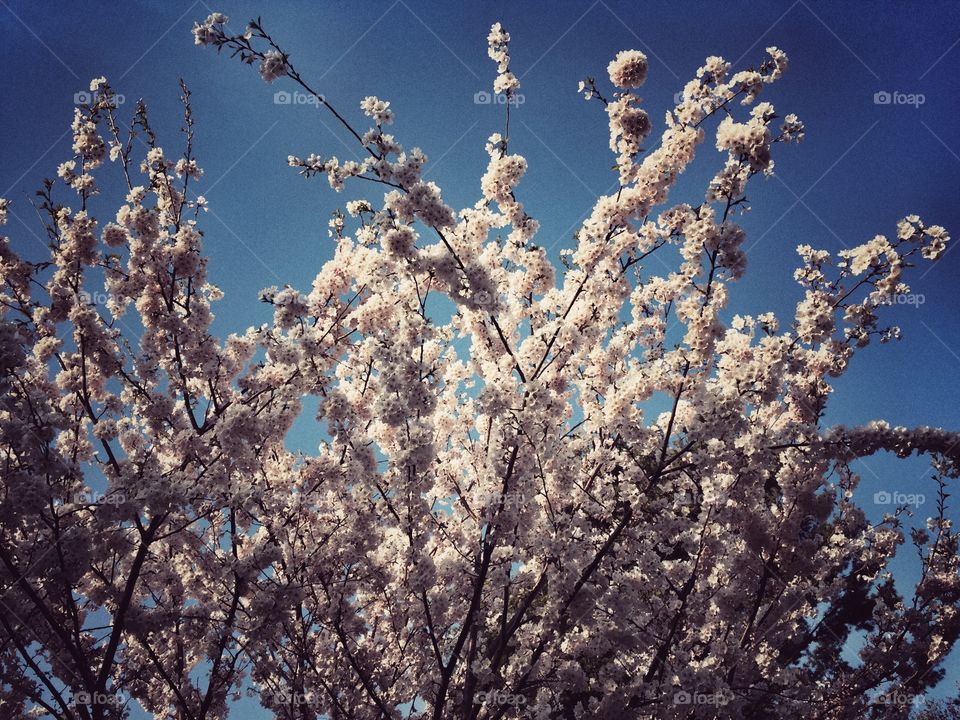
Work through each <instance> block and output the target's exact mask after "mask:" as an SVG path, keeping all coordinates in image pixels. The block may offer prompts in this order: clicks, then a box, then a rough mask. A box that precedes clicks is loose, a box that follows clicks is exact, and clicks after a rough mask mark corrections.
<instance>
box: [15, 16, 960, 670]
mask: <svg viewBox="0 0 960 720" xmlns="http://www.w3.org/2000/svg"><path fill="white" fill-rule="evenodd" d="M208 3H209V4H208ZM212 10H222V11H223V12H225V13H226V14H228V15H229V16H230V17H231V19H232V20H233V22H234V25H235V26H236V27H237V28H238V29H239V28H241V27H242V26H243V24H244V23H245V22H246V21H247V20H248V19H249V18H251V17H253V16H256V15H260V16H262V18H263V22H264V24H265V27H266V29H267V30H268V31H269V32H270V33H271V34H272V35H273V36H274V37H275V38H276V39H277V40H278V41H279V42H280V44H281V45H282V46H283V47H284V48H285V49H286V50H288V52H290V54H291V57H292V60H293V62H294V64H295V65H296V66H297V68H298V70H299V71H300V73H301V74H302V75H303V76H304V78H306V79H307V80H308V82H310V83H311V84H312V85H314V87H316V88H317V89H318V90H319V91H320V92H322V93H324V94H325V95H326V97H327V98H328V99H330V101H331V102H332V103H333V104H334V105H335V106H336V107H337V108H338V109H339V110H340V111H341V112H343V113H344V114H346V115H347V116H348V117H349V118H351V119H353V120H356V121H357V122H358V123H359V122H360V117H361V114H360V111H359V108H358V103H359V101H360V99H361V98H362V97H364V96H365V95H370V94H373V95H378V96H379V97H381V98H383V99H386V100H389V101H391V103H392V108H393V109H394V111H395V113H396V121H395V123H394V125H393V127H392V131H393V133H394V134H395V135H396V136H397V138H398V139H399V140H400V141H401V142H402V143H404V144H405V145H406V146H407V147H408V148H409V147H412V146H419V147H421V148H423V150H424V151H425V152H426V153H427V155H428V156H429V157H430V163H429V164H428V165H427V177H428V179H431V180H434V181H436V182H437V183H438V184H439V185H440V186H441V187H442V188H443V192H444V199H445V200H446V201H447V202H448V203H450V204H451V205H453V206H455V207H463V206H467V205H472V204H473V203H474V202H475V201H476V200H477V199H478V197H479V176H480V174H481V173H482V172H483V170H484V168H485V164H486V153H485V151H484V147H483V146H484V142H485V139H486V138H487V136H488V135H489V134H490V133H492V132H496V131H500V130H501V126H502V107H499V106H492V105H478V104H476V103H475V101H474V95H475V93H477V92H478V91H482V90H488V89H489V88H490V86H491V84H492V81H493V78H494V71H495V68H494V65H493V63H492V62H491V61H490V60H489V59H488V58H487V56H486V34H487V30H488V29H489V26H490V24H491V23H492V22H494V21H497V20H499V21H502V22H503V24H504V26H505V27H506V29H507V30H508V31H509V32H510V33H511V35H512V38H513V40H512V43H511V56H512V63H511V67H512V68H513V69H514V71H515V72H516V73H517V74H518V75H519V76H520V77H521V83H522V87H521V92H522V93H523V95H524V100H525V101H524V103H523V105H522V106H520V107H519V108H518V109H517V111H516V112H515V114H514V115H513V121H512V132H511V135H512V142H511V149H512V150H514V151H516V152H519V153H521V154H523V155H525V156H526V157H527V159H528V161H529V164H530V170H529V172H528V174H527V175H526V177H525V178H524V180H523V182H522V184H521V186H520V195H521V199H522V200H523V202H524V203H525V204H526V206H527V208H528V211H529V212H530V213H531V214H532V215H534V216H535V217H537V218H538V219H539V220H540V221H541V226H542V229H541V233H540V235H539V237H538V238H537V241H538V242H539V243H540V244H542V245H544V246H546V247H548V248H550V249H551V251H552V254H553V256H554V257H555V258H556V253H557V251H559V250H560V249H561V248H565V247H570V246H571V241H570V235H571V233H572V232H573V229H574V228H575V227H576V225H577V223H578V221H579V220H581V219H582V218H583V216H584V215H585V214H586V213H587V212H588V210H589V209H590V207H591V205H592V202H593V200H594V199H595V198H596V196H597V195H599V194H601V193H603V192H606V191H608V190H609V189H610V188H611V184H612V183H613V182H614V180H615V176H614V174H613V172H612V171H611V170H610V166H611V165H612V162H613V160H612V156H611V154H610V153H609V151H608V149H607V130H606V118H605V115H604V114H603V113H602V111H601V108H600V107H599V106H598V105H597V104H596V103H585V102H584V101H583V100H582V98H581V97H580V96H579V95H578V94H577V92H576V86H577V81H578V80H579V79H581V78H583V77H585V76H587V75H594V76H597V77H598V78H604V76H605V68H606V65H607V63H608V62H609V60H610V59H611V58H612V57H613V55H615V54H616V52H617V51H619V50H622V49H627V48H636V49H639V50H643V51H644V52H646V53H647V54H648V56H649V57H650V73H649V79H648V81H647V84H646V86H645V87H644V88H643V90H642V92H641V94H642V95H643V97H644V98H645V100H646V104H647V107H648V110H649V111H650V114H651V117H652V119H653V120H654V123H655V133H657V132H658V131H659V129H660V128H661V127H662V125H661V123H662V116H663V112H664V111H665V110H666V108H667V106H668V105H670V104H671V101H672V97H673V94H674V93H675V92H676V91H678V90H680V89H681V87H682V86H683V84H684V83H685V82H686V81H687V80H689V79H690V78H691V77H692V76H693V74H694V72H695V70H696V68H697V67H698V65H700V64H701V62H702V61H703V58H705V57H706V56H707V55H713V54H719V55H723V56H724V57H726V58H727V59H728V60H731V61H738V65H739V66H740V67H742V66H745V65H748V64H752V63H755V62H757V61H759V60H761V59H762V56H763V51H764V47H766V46H767V45H777V46H779V47H781V48H783V49H784V50H786V51H787V53H788V54H789V56H790V60H791V68H790V70H789V72H788V73H787V74H786V76H785V77H784V79H783V80H782V81H780V82H778V83H777V84H775V85H774V86H773V87H772V89H771V91H770V92H769V94H767V95H766V98H765V99H767V100H770V101H772V102H773V103H774V105H775V106H776V107H777V109H778V111H780V112H781V114H785V113H787V112H795V113H797V114H798V115H799V116H800V118H801V119H802V120H803V121H804V122H805V123H806V126H807V135H806V139H805V140H804V142H803V143H802V144H800V145H799V146H788V147H778V148H776V149H777V150H779V152H777V153H775V159H776V169H777V172H776V176H775V177H773V178H770V179H766V180H763V179H756V180H754V186H753V190H752V192H751V193H750V198H751V201H752V206H753V210H752V211H751V212H750V213H749V214H748V215H747V216H746V217H744V218H742V220H741V222H742V224H743V226H744V228H745V230H746V231H747V233H748V240H747V242H746V244H745V247H748V248H749V253H748V256H749V266H748V270H747V276H746V278H745V279H744V280H743V281H741V282H740V283H738V284H736V285H735V286H732V287H731V312H733V311H739V312H749V313H759V312H763V311H765V310H773V311H774V312H776V313H777V315H778V316H779V317H780V318H781V319H784V318H788V317H790V315H791V313H792V311H793V306H794V304H795V303H796V301H797V300H798V299H799V298H800V296H801V292H800V289H799V287H798V286H797V285H796V284H795V283H794V281H793V279H792V272H793V269H794V268H795V267H796V264H797V260H798V258H797V256H796V253H795V251H794V248H795V247H796V245H798V244H800V243H807V244H810V245H813V246H815V247H823V248H826V249H829V250H831V251H833V252H836V251H837V250H840V249H842V248H843V247H845V246H852V245H855V244H859V243H860V242H863V241H865V240H867V239H869V238H871V237H872V236H873V235H874V234H877V233H885V234H892V233H893V232H894V231H895V230H894V227H895V223H896V221H897V219H899V218H901V217H902V216H903V215H905V214H909V213H917V214H919V215H920V216H921V217H922V218H924V219H925V220H926V221H927V222H929V223H939V224H941V225H944V226H945V227H946V228H947V229H948V231H950V232H951V233H952V234H953V235H954V237H956V238H957V240H955V241H954V244H956V243H957V242H960V204H958V199H960V192H958V191H960V114H958V113H957V109H958V106H957V96H958V91H960V5H958V4H956V3H953V2H925V3H911V4H908V3H899V2H897V3H894V2H870V3H867V2H856V3H855V2H845V3H815V2H808V1H805V0H797V1H796V2H793V3H791V2H789V1H784V2H769V3H763V4H759V3H745V2H728V3H723V4H719V3H716V2H710V3H693V2H691V3H684V4H683V5H678V4H677V3H675V2H659V1H658V2H645V3H636V2H615V1H614V0H597V1H596V2H593V1H592V0H584V1H580V0H578V1H577V2H551V3H540V2H522V3H521V2H484V3H471V4H462V3H452V2H413V1H412V0H397V1H396V2H390V1H389V0H388V1H387V2H365V1H354V2H284V3H266V2H261V3H252V2H246V1H236V0H227V1H226V2H220V3H218V4H213V3H212V2H211V0H198V1H197V2H189V1H180V0H178V1H172V0H165V1H160V0H156V1H153V2H148V1H146V0H129V1H127V2H123V3H117V2H115V1H114V2H104V1H100V0H87V1H86V2H83V3H76V2H65V1H64V2H45V1H40V0H0V68H2V70H0V72H2V79H3V88H4V98H3V100H4V102H3V112H2V114H0V149H2V154H0V158H2V162H0V196H3V197H7V198H8V199H10V200H11V201H12V202H13V206H12V208H11V219H10V224H9V225H8V227H7V228H5V231H6V234H9V235H10V236H12V237H13V238H14V240H13V243H14V246H15V248H16V249H17V250H18V251H20V252H22V253H23V254H25V255H27V256H29V257H34V258H36V257H39V253H41V252H42V251H43V246H42V244H41V242H40V240H39V236H40V228H39V224H38V223H37V220H36V217H35V216H34V214H33V210H32V209H31V208H30V207H29V204H28V200H29V198H30V196H31V195H32V193H33V190H35V189H36V188H37V187H38V186H39V184H40V181H41V179H42V178H43V177H45V176H53V174H54V173H55V170H56V166H57V164H59V163H60V162H62V161H64V160H66V159H68V157H69V156H70V138H69V135H68V134H65V131H67V130H68V128H69V122H70V120H71V117H72V106H73V97H74V93H76V92H77V91H81V90H84V89H86V87H87V85H88V83H89V80H90V79H91V78H92V77H95V76H99V75H106V76H107V78H108V79H109V80H110V82H111V84H112V85H113V86H114V87H115V88H116V89H117V91H118V92H119V93H121V94H123V95H124V96H125V98H126V101H127V102H126V104H125V106H124V109H126V110H128V111H132V108H133V102H134V100H135V99H136V98H138V97H142V98H143V99H144V100H145V101H146V102H147V104H148V107H149V108H150V110H151V115H152V120H153V123H154V125H155V127H156V128H157V130H158V134H159V136H160V138H161V144H164V145H165V147H166V149H167V151H168V153H169V154H171V155H175V154H177V153H178V152H179V144H178V143H179V134H178V133H177V128H178V127H179V123H180V107H179V101H178V95H179V90H178V87H177V80H178V78H180V77H182V78H184V79H185V80H186V82H187V83H188V85H189V86H190V88H191V90H192V91H193V93H194V96H193V101H194V102H193V104H194V111H195V116H196V120H197V126H196V134H197V138H196V153H197V155H198V157H199V161H200V164H201V165H202V166H203V167H204V169H205V171H206V175H205V177H204V179H203V180H202V182H201V183H200V186H199V187H200V191H201V192H203V193H204V194H205V195H206V197H207V199H208V200H209V202H210V207H211V211H210V213H209V214H207V215H206V216H204V218H203V221H202V229H203V231H204V233H205V247H206V250H207V252H208V254H209V255H210V256H211V266H210V273H211V276H212V280H213V282H215V283H216V284H217V285H219V286H220V287H221V288H222V289H223V290H224V292H225V293H226V300H225V301H224V302H222V303H220V304H219V305H218V306H217V307H216V308H215V312H216V313H217V316H218V317H217V321H216V326H215V327H216V329H217V330H219V331H220V332H221V333H222V334H226V333H227V332H231V331H235V330H241V329H243V328H245V327H246V326H248V325H253V324H258V323H260V322H264V321H266V320H267V319H268V317H269V312H268V308H267V307H266V306H264V305H262V304H260V303H259V302H258V300H257V292H258V290H260V289H261V288H262V287H264V286H268V285H283V284H284V283H289V284H291V285H294V286H296V287H300V288H307V287H309V285H310V282H311V281H312V279H313V276H314V274H315V273H316V271H317V270H318V269H319V267H320V265H321V263H322V262H324V261H325V260H326V259H328V258H329V257H330V256H331V254H332V246H331V243H330V241H329V240H328V239H327V236H326V228H327V220H328V218H329V216H330V213H331V212H332V211H333V210H334V209H335V208H336V207H337V206H338V205H339V204H341V203H342V202H344V201H346V200H348V199H352V198H355V197H363V196H366V197H372V198H374V199H376V198H377V197H378V196H377V195H374V194H373V193H372V192H371V189H372V186H371V187H366V186H363V187H355V188H353V189H351V188H350V186H348V188H347V191H346V192H345V193H344V194H342V195H336V194H335V193H333V192H332V191H331V190H329V188H328V186H327V184H326V181H325V180H324V179H322V178H320V179H314V180H311V181H305V180H304V179H303V178H300V177H298V176H297V175H296V173H295V172H293V170H291V169H290V168H289V167H287V165H286V157H287V155H289V154H298V155H306V154H309V153H310V152H317V153H319V154H321V155H329V154H336V155H339V156H341V158H344V159H346V158H351V157H354V156H355V152H356V151H355V149H354V147H353V145H352V144H350V143H349V139H348V136H347V135H346V133H345V131H341V129H339V128H336V127H334V124H333V122H332V121H331V119H330V118H329V116H326V115H321V114H320V113H318V112H317V110H316V109H315V108H314V107H312V106H309V105H302V104H301V105H293V104H291V105H281V104H276V103H275V102H274V93H275V92H276V91H278V90H288V91H292V90H293V89H294V88H293V87H292V86H291V85H284V84H283V83H282V82H278V83H276V84H274V85H273V86H268V85H266V84H264V83H263V82H262V81H260V79H259V78H258V77H257V75H256V73H255V72H253V71H252V70H251V69H250V68H248V67H244V66H241V64H240V63H238V62H236V61H235V60H233V61H231V60H229V59H228V58H226V57H218V56H217V55H216V53H215V52H213V51H211V50H208V49H202V48H198V47H195V46H194V44H193V39H192V37H191V34H190V27H191V26H192V23H193V22H194V21H195V20H198V19H202V18H203V17H205V16H206V15H207V14H208V13H209V12H210V11H212ZM878 92H890V93H892V92H899V93H905V94H914V95H917V94H922V96H923V99H924V101H923V103H922V104H919V105H907V104H894V103H891V104H877V103H875V94H876V93H878ZM711 146H712V143H710V142H709V141H708V142H707V143H705V144H704V145H703V146H701V149H700V151H699V155H698V161H697V162H696V163H695V167H694V170H693V171H692V172H690V173H689V175H688V176H687V177H686V178H685V179H684V181H683V182H682V183H681V185H680V186H679V187H678V188H677V190H676V191H675V192H674V193H673V194H672V195H671V200H672V201H689V202H693V203H696V202H699V201H700V199H701V198H702V193H703V190H704V188H705V186H706V181H707V179H708V178H709V177H710V176H711V175H712V174H713V172H714V171H715V169H716V168H717V167H719V166H720V164H722V158H721V156H720V155H719V154H717V153H716V152H715V151H713V150H712V147H711ZM364 193H367V195H364ZM101 207H104V206H101ZM918 270H919V271H918V272H914V273H913V275H912V278H911V284H912V285H913V291H914V292H915V293H919V294H922V295H923V298H924V302H923V304H922V305H918V306H914V305H905V306H902V307H897V308H891V311H892V312H891V313H890V314H889V316H890V317H891V318H892V319H893V320H894V321H895V322H898V323H899V324H901V325H902V327H903V330H904V339H903V340H902V341H901V342H899V343H895V344H892V345H886V346H880V345H873V346H871V347H870V348H868V349H867V350H866V351H864V352H862V353H861V354H860V355H859V356H858V358H857V359H856V360H855V362H854V364H853V366H852V369H851V370H850V372H849V373H848V375H847V376H846V377H844V378H842V379H841V380H840V381H838V382H837V383H836V388H837V389H836V393H835V395H834V398H833V401H832V404H831V407H830V411H829V415H828V420H829V421H832V422H845V423H855V422H861V421H865V420H869V419H873V418H884V419H886V420H888V421H889V422H891V424H894V425H897V424H903V425H916V424H931V425H939V426H944V427H949V428H952V429H960V414H958V412H957V408H958V407H960V383H958V382H957V381H956V379H957V377H958V371H960V314H958V313H957V311H956V308H957V307H958V304H957V297H956V287H957V280H958V278H960V252H956V251H954V250H953V248H952V247H951V250H950V251H949V252H948V253H947V254H946V256H945V257H944V259H943V260H941V262H940V263H938V264H937V265H936V266H933V267H932V268H929V269H928V267H927V266H925V267H922V268H919V269H918ZM302 432H304V433H307V434H305V435H304V436H303V438H301V440H302V442H303V443H304V444H306V445H310V444H311V443H314V440H313V438H312V436H310V435H309V432H310V431H309V430H302ZM314 444H315V443H314ZM926 468H927V463H926V461H924V460H916V459H912V460H909V461H896V460H894V459H891V458H887V457H876V458H871V459H868V460H867V461H866V462H865V463H861V466H860V470H861V471H862V476H863V485H862V488H863V493H864V498H865V499H866V508H867V511H868V513H869V514H870V516H871V517H872V518H875V519H876V518H879V516H880V514H881V512H882V511H883V510H884V509H885V508H883V507H876V506H874V505H872V504H871V503H870V502H869V499H870V495H871V494H872V493H874V492H876V491H878V490H890V491H893V490H896V491H900V492H924V493H926V494H927V497H928V498H931V499H932V497H933V484H932V482H930V480H929V473H928V472H927V471H926ZM930 508H932V504H931V505H928V506H927V508H921V509H920V510H921V513H920V514H925V513H924V510H925V509H930ZM952 515H953V516H954V517H956V518H960V513H958V512H957V510H956V509H954V511H953V513H952ZM897 569H898V576H899V577H900V578H901V579H903V580H909V579H910V578H911V577H914V575H913V573H912V570H911V568H910V566H909V564H908V563H906V562H904V563H898V566H897ZM955 664H956V663H955ZM958 677H960V673H957V672H951V674H950V676H949V678H948V680H949V684H951V685H952V683H953V681H955V680H956V679H957V678H958Z"/></svg>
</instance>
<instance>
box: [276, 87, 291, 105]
mask: <svg viewBox="0 0 960 720" xmlns="http://www.w3.org/2000/svg"><path fill="white" fill-rule="evenodd" d="M292 99H293V96H292V95H290V93H289V92H287V91H286V90H277V91H276V92H275V93H274V94H273V104H274V105H289V104H290V101H291V100H292Z"/></svg>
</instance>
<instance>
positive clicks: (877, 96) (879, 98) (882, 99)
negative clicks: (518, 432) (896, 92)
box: [873, 90, 893, 105]
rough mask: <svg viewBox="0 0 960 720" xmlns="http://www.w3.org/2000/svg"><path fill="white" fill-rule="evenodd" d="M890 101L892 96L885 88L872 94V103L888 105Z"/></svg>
mask: <svg viewBox="0 0 960 720" xmlns="http://www.w3.org/2000/svg"><path fill="white" fill-rule="evenodd" d="M891 102H893V96H892V95H891V94H890V93H888V92H887V91H886V90H881V91H879V92H875V93H874V94H873V104H874V105H889V104H890V103H891Z"/></svg>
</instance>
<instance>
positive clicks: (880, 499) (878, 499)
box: [873, 490, 893, 505]
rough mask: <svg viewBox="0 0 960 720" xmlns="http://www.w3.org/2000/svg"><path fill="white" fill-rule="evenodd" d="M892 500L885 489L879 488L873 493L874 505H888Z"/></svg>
mask: <svg viewBox="0 0 960 720" xmlns="http://www.w3.org/2000/svg"><path fill="white" fill-rule="evenodd" d="M892 501H893V498H892V497H891V496H890V493H888V492H887V491H886V490H881V491H880V492H875V493H874V494H873V502H874V504H875V505H889V504H890V503H891V502H892Z"/></svg>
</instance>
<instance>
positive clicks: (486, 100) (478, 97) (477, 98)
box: [473, 90, 493, 105]
mask: <svg viewBox="0 0 960 720" xmlns="http://www.w3.org/2000/svg"><path fill="white" fill-rule="evenodd" d="M491 102H493V96H492V95H491V94H490V93H488V92H487V91H486V90H480V91H479V92H476V93H474V94H473V104H474V105H489V104H490V103H491Z"/></svg>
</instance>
